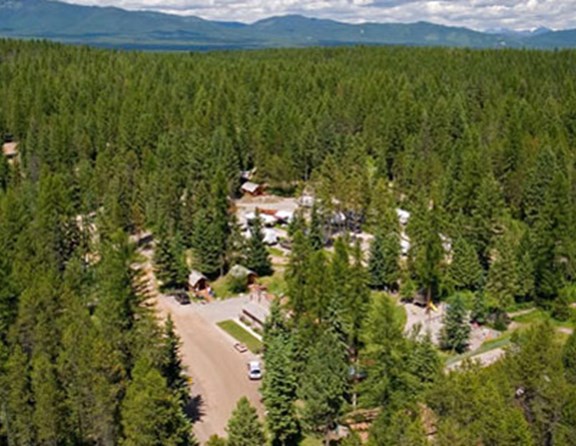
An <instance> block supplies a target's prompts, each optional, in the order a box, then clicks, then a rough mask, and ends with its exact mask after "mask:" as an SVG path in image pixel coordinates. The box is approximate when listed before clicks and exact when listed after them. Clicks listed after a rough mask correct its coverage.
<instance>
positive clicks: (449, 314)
mask: <svg viewBox="0 0 576 446" xmlns="http://www.w3.org/2000/svg"><path fill="white" fill-rule="evenodd" d="M443 323H444V326H443V327H442V332H441V334H440V345H441V347H442V349H444V350H451V351H453V352H456V353H463V352H465V351H466V349H467V348H468V343H469V337H470V326H469V325H468V320H467V311H466V306H465V304H464V300H463V299H462V297H461V296H460V295H459V294H456V295H455V296H454V297H453V298H452V300H451V302H450V305H449V306H448V309H447V310H446V314H445V316H444V321H443Z"/></svg>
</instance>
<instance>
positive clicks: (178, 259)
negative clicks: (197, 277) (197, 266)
mask: <svg viewBox="0 0 576 446" xmlns="http://www.w3.org/2000/svg"><path fill="white" fill-rule="evenodd" d="M154 268H155V270H156V277H157V278H158V280H159V281H160V282H161V287H160V289H161V290H162V291H167V290H174V289H180V288H183V287H184V286H185V284H186V267H185V264H184V259H183V248H182V246H181V243H180V240H179V237H178V236H177V235H175V236H172V237H170V236H168V235H167V234H165V235H162V236H161V238H160V239H159V240H158V242H157V243H156V249H155V250H154Z"/></svg>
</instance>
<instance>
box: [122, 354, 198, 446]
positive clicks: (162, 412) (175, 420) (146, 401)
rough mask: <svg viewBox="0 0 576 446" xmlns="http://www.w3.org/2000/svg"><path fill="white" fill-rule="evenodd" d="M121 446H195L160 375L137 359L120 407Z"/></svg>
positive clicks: (177, 404)
mask: <svg viewBox="0 0 576 446" xmlns="http://www.w3.org/2000/svg"><path fill="white" fill-rule="evenodd" d="M122 427H123V429H124V439H123V441H122V442H121V444H123V445H130V446H131V445H134V446H148V445H150V446H164V445H168V446H185V445H190V444H196V442H195V441H194V440H193V439H192V438H191V437H190V425H189V423H188V421H187V420H186V418H185V416H184V413H183V412H182V410H181V409H180V404H179V402H178V400H177V398H176V397H174V396H173V394H172V392H171V391H170V389H169V388H168V387H167V385H166V381H165V379H164V378H163V377H162V375H161V374H160V372H159V371H158V370H156V369H154V368H153V367H152V366H151V365H150V364H149V363H148V361H147V360H144V359H140V360H139V361H137V362H136V365H135V367H134V370H133V378H132V382H131V383H130V385H129V386H128V388H127V390H126V397H125V398H124V401H123V403H122Z"/></svg>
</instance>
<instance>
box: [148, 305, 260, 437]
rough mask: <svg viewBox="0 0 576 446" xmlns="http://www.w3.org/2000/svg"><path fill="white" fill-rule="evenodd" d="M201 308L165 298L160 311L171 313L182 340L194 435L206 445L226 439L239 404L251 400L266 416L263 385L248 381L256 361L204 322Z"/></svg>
mask: <svg viewBox="0 0 576 446" xmlns="http://www.w3.org/2000/svg"><path fill="white" fill-rule="evenodd" d="M198 307H200V305H198V304H191V305H186V306H180V305H179V304H178V303H176V302H175V301H173V300H172V299H171V298H169V297H166V296H161V297H160V298H159V299H158V301H157V308H158V309H159V310H160V311H161V312H162V313H164V314H167V313H170V314H171V315H172V319H173V320H174V324H175V326H176V330H177V332H178V334H179V336H180V338H181V340H182V347H181V355H182V360H183V362H184V364H185V365H186V367H187V368H188V370H187V372H188V374H189V375H190V376H191V377H192V383H193V384H192V389H191V390H192V397H193V398H194V401H195V405H194V407H192V411H193V413H194V414H193V415H194V418H196V420H197V421H196V422H195V423H194V432H195V434H196V436H197V438H198V440H199V441H200V442H201V443H202V444H204V442H206V441H207V440H208V438H209V437H210V436H211V435H213V434H218V435H221V436H222V435H225V427H226V424H227V422H228V419H229V418H230V415H231V413H232V410H233V409H234V407H235V406H236V402H237V401H238V400H239V399H240V398H241V397H242V396H247V397H248V399H249V400H250V402H251V403H252V404H253V405H254V406H256V407H257V408H258V410H259V412H260V413H261V414H262V412H263V408H262V403H261V401H260V394H259V391H258V389H259V387H260V383H259V382H252V381H249V380H248V377H247V368H246V367H247V366H246V363H247V362H248V361H249V360H250V359H252V358H253V356H252V355H251V354H250V353H249V352H247V353H242V354H241V353H238V352H237V351H236V350H234V348H233V342H234V341H233V339H231V338H230V337H228V335H226V334H225V333H224V332H223V331H221V330H220V329H219V328H218V327H217V326H215V325H214V324H213V323H211V322H209V321H207V320H206V319H204V318H203V317H202V316H201V315H200V313H199V311H198Z"/></svg>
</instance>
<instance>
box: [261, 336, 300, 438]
mask: <svg viewBox="0 0 576 446" xmlns="http://www.w3.org/2000/svg"><path fill="white" fill-rule="evenodd" d="M266 340H267V342H266V344H265V346H266V350H265V353H264V361H265V362H266V374H265V375H264V379H263V382H262V397H263V400H264V405H265V406H266V413H267V415H266V424H267V426H268V432H270V435H271V437H272V444H274V445H289V444H292V442H293V441H294V439H295V438H296V436H297V434H298V430H299V428H298V421H297V418H296V409H295V405H294V403H295V401H296V386H297V380H296V375H295V371H294V367H293V346H292V342H291V341H290V338H289V337H288V335H287V334H285V333H281V332H280V333H275V334H274V333H271V332H270V331H268V334H267V337H266Z"/></svg>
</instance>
